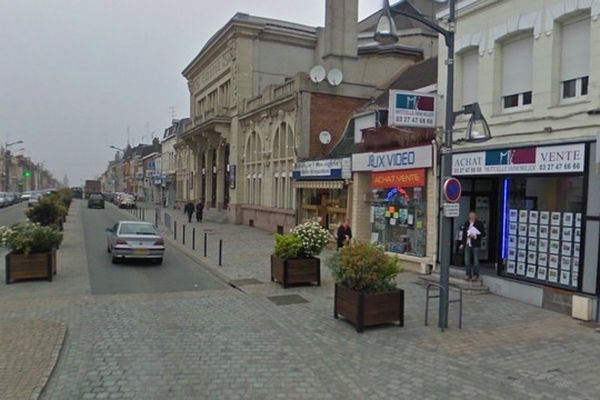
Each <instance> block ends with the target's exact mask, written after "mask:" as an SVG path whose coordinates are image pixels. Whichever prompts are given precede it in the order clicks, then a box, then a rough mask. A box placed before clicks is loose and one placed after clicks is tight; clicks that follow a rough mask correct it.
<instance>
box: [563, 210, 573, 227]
mask: <svg viewBox="0 0 600 400" xmlns="http://www.w3.org/2000/svg"><path fill="white" fill-rule="evenodd" d="M563 226H573V213H570V212H569V213H563Z"/></svg>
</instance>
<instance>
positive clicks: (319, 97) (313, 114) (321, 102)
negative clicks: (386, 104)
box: [309, 93, 366, 157]
mask: <svg viewBox="0 0 600 400" xmlns="http://www.w3.org/2000/svg"><path fill="white" fill-rule="evenodd" d="M365 102H366V101H365V100H364V99H356V98H352V97H342V96H334V95H329V94H322V93H312V94H311V99H310V141H309V156H310V157H326V156H327V155H328V154H329V152H330V151H331V150H332V149H333V147H334V146H335V144H336V143H337V142H338V141H339V140H340V138H341V137H342V135H343V134H344V129H345V128H346V123H347V122H348V119H349V118H350V116H351V115H352V113H353V112H354V111H355V110H356V109H358V108H359V107H361V106H362V105H364V104H365ZM322 131H328V132H329V133H331V143H330V144H328V145H323V144H321V142H319V133H321V132H322Z"/></svg>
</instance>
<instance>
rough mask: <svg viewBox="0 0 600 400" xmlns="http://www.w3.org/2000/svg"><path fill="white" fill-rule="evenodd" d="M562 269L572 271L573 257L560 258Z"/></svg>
mask: <svg viewBox="0 0 600 400" xmlns="http://www.w3.org/2000/svg"><path fill="white" fill-rule="evenodd" d="M560 269H561V270H563V271H570V270H571V257H561V258H560Z"/></svg>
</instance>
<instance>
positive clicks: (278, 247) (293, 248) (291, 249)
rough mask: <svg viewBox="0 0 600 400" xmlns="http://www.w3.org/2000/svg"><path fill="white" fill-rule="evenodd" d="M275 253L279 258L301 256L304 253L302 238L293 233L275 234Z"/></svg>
mask: <svg viewBox="0 0 600 400" xmlns="http://www.w3.org/2000/svg"><path fill="white" fill-rule="evenodd" d="M274 253H275V255H276V256H277V257H279V258H299V257H300V255H301V253H302V239H300V238H299V237H297V236H294V235H292V234H291V233H288V234H285V235H275V251H274Z"/></svg>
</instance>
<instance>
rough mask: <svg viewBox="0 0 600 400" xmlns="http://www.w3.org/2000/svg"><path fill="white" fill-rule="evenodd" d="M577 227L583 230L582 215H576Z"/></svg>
mask: <svg viewBox="0 0 600 400" xmlns="http://www.w3.org/2000/svg"><path fill="white" fill-rule="evenodd" d="M575 227H576V228H581V213H577V214H575Z"/></svg>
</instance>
